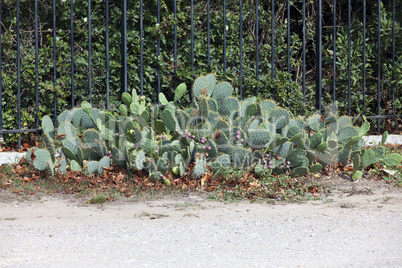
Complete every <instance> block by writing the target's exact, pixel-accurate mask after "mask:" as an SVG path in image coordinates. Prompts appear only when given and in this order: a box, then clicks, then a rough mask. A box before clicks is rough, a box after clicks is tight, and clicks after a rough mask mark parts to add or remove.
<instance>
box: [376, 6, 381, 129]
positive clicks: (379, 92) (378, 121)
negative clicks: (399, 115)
mask: <svg viewBox="0 0 402 268" xmlns="http://www.w3.org/2000/svg"><path fill="white" fill-rule="evenodd" d="M377 37H378V74H377V115H378V116H379V115H380V113H381V106H380V103H381V90H380V86H381V0H378V33H377ZM377 135H380V119H378V120H377Z"/></svg>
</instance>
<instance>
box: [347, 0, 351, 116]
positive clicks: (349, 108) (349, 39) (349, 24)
mask: <svg viewBox="0 0 402 268" xmlns="http://www.w3.org/2000/svg"><path fill="white" fill-rule="evenodd" d="M351 5H352V4H351V3H350V0H348V115H349V116H350V114H351V103H350V102H351V101H350V80H351V77H350V75H351V74H350V71H351V63H350V60H351V53H350V47H351V37H350V31H351V28H350V27H351V23H350V20H351V14H352V10H351V9H352V7H351Z"/></svg>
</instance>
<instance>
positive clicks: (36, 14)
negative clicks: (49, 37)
mask: <svg viewBox="0 0 402 268" xmlns="http://www.w3.org/2000/svg"><path fill="white" fill-rule="evenodd" d="M38 79H39V71H38V0H35V106H36V107H35V126H36V128H39V105H38V104H39V81H38Z"/></svg>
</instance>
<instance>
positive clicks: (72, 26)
mask: <svg viewBox="0 0 402 268" xmlns="http://www.w3.org/2000/svg"><path fill="white" fill-rule="evenodd" d="M73 3H74V0H70V31H71V41H70V42H71V107H72V108H74V4H73Z"/></svg>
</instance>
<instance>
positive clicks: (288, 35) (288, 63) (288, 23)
mask: <svg viewBox="0 0 402 268" xmlns="http://www.w3.org/2000/svg"><path fill="white" fill-rule="evenodd" d="M286 22H287V26H288V27H287V30H288V32H287V38H288V40H287V41H288V44H287V45H288V47H287V48H288V51H287V52H288V58H287V67H288V73H290V0H288V1H287V19H286Z"/></svg>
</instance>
